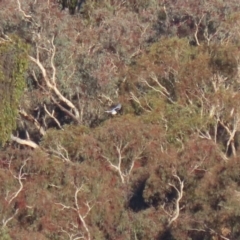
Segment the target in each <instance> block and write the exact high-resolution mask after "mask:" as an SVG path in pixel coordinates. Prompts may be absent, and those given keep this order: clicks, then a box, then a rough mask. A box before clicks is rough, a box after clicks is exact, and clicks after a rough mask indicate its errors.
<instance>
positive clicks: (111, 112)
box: [105, 103, 122, 115]
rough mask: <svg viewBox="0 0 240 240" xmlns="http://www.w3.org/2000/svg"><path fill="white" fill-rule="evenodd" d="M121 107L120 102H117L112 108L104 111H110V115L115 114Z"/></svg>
mask: <svg viewBox="0 0 240 240" xmlns="http://www.w3.org/2000/svg"><path fill="white" fill-rule="evenodd" d="M121 108H122V105H121V103H119V104H118V105H117V106H115V107H114V108H112V109H111V110H108V111H105V112H106V113H110V114H112V115H116V114H117V113H118V112H119V111H120V110H121Z"/></svg>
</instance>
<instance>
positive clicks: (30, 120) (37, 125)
mask: <svg viewBox="0 0 240 240" xmlns="http://www.w3.org/2000/svg"><path fill="white" fill-rule="evenodd" d="M19 114H20V115H21V116H22V117H23V118H24V119H26V120H27V121H29V122H32V123H33V124H34V125H35V126H36V127H37V129H38V131H39V132H40V134H41V135H42V136H44V135H45V133H46V131H45V130H44V128H43V127H42V126H41V124H40V123H39V122H38V120H37V119H36V118H34V117H33V116H32V115H31V114H27V113H26V111H25V110H23V109H21V110H19Z"/></svg>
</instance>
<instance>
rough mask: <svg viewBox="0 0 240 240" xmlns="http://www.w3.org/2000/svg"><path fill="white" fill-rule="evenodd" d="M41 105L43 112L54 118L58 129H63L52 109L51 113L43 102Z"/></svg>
mask: <svg viewBox="0 0 240 240" xmlns="http://www.w3.org/2000/svg"><path fill="white" fill-rule="evenodd" d="M43 107H44V110H45V112H46V113H47V114H48V116H49V117H51V118H52V119H53V120H54V122H55V123H56V124H57V125H58V127H59V128H60V129H62V130H63V128H62V126H61V124H60V122H59V121H58V120H57V118H55V117H54V110H53V111H52V113H50V112H49V111H48V109H47V107H46V105H45V104H43Z"/></svg>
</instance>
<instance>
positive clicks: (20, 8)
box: [17, 0, 32, 18]
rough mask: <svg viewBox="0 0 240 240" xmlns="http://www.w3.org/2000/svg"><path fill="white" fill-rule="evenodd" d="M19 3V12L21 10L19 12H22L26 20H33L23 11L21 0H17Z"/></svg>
mask: <svg viewBox="0 0 240 240" xmlns="http://www.w3.org/2000/svg"><path fill="white" fill-rule="evenodd" d="M17 3H18V10H19V12H21V13H22V14H23V16H24V17H25V18H32V16H31V15H27V14H26V13H25V12H24V11H23V10H22V7H21V3H20V1H19V0H17Z"/></svg>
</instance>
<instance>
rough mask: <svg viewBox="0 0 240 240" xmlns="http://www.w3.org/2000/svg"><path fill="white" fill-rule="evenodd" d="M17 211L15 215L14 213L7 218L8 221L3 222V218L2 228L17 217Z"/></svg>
mask: <svg viewBox="0 0 240 240" xmlns="http://www.w3.org/2000/svg"><path fill="white" fill-rule="evenodd" d="M18 210H19V209H16V210H15V213H14V214H13V215H12V216H11V217H9V218H8V219H6V220H5V218H4V219H3V220H2V223H3V225H2V228H4V227H6V226H7V224H8V223H9V222H10V221H11V220H12V219H13V218H14V217H15V216H16V215H17V213H18Z"/></svg>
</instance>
